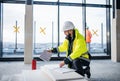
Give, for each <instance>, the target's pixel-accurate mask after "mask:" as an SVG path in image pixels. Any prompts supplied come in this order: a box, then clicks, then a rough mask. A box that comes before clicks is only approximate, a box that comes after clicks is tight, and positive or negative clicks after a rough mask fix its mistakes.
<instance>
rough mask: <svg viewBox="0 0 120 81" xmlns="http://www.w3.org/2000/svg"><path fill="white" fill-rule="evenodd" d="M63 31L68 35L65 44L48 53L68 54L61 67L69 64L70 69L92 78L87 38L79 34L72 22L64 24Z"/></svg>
mask: <svg viewBox="0 0 120 81" xmlns="http://www.w3.org/2000/svg"><path fill="white" fill-rule="evenodd" d="M63 31H64V34H65V35H66V37H65V40H64V42H63V43H62V44H61V45H60V46H58V47H57V48H53V49H51V50H48V52H52V53H58V52H66V54H67V55H66V58H64V60H63V61H61V62H60V64H59V66H60V67H62V66H64V65H65V64H68V67H69V68H72V69H75V70H76V72H77V73H79V74H81V75H82V76H85V74H86V75H87V77H88V78H90V76H91V73H90V66H89V65H90V59H89V55H88V50H87V46H86V42H85V38H84V37H83V36H82V35H81V34H80V33H79V31H78V30H77V29H76V28H75V26H74V24H73V23H72V22H71V21H66V22H65V23H64V25H63ZM83 66H86V68H83Z"/></svg>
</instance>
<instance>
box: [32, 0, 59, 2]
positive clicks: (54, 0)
mask: <svg viewBox="0 0 120 81" xmlns="http://www.w3.org/2000/svg"><path fill="white" fill-rule="evenodd" d="M34 1H49V2H56V1H58V0H34Z"/></svg>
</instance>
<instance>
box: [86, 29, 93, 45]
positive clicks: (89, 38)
mask: <svg viewBox="0 0 120 81" xmlns="http://www.w3.org/2000/svg"><path fill="white" fill-rule="evenodd" d="M91 38H92V34H91V32H90V31H89V30H88V29H87V30H86V42H87V43H90V42H91Z"/></svg>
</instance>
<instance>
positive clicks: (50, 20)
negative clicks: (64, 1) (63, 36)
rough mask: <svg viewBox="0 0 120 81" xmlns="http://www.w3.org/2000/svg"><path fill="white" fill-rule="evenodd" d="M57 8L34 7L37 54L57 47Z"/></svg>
mask: <svg viewBox="0 0 120 81" xmlns="http://www.w3.org/2000/svg"><path fill="white" fill-rule="evenodd" d="M57 20H58V19H57V6H46V5H34V22H36V25H34V32H35V34H34V36H35V37H34V39H35V40H34V43H35V44H34V45H35V48H34V49H35V54H40V52H42V51H43V50H45V49H48V48H52V47H56V46H57V36H58V31H57V28H58V24H57Z"/></svg>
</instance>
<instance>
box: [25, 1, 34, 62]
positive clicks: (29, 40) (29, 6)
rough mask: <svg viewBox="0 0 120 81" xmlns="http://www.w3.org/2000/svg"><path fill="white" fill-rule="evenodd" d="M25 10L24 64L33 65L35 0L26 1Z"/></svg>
mask: <svg viewBox="0 0 120 81" xmlns="http://www.w3.org/2000/svg"><path fill="white" fill-rule="evenodd" d="M25 8H26V9H25V36H24V37H25V38H24V45H25V46H24V63H25V64H31V62H32V59H33V0H26V6H25Z"/></svg>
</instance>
